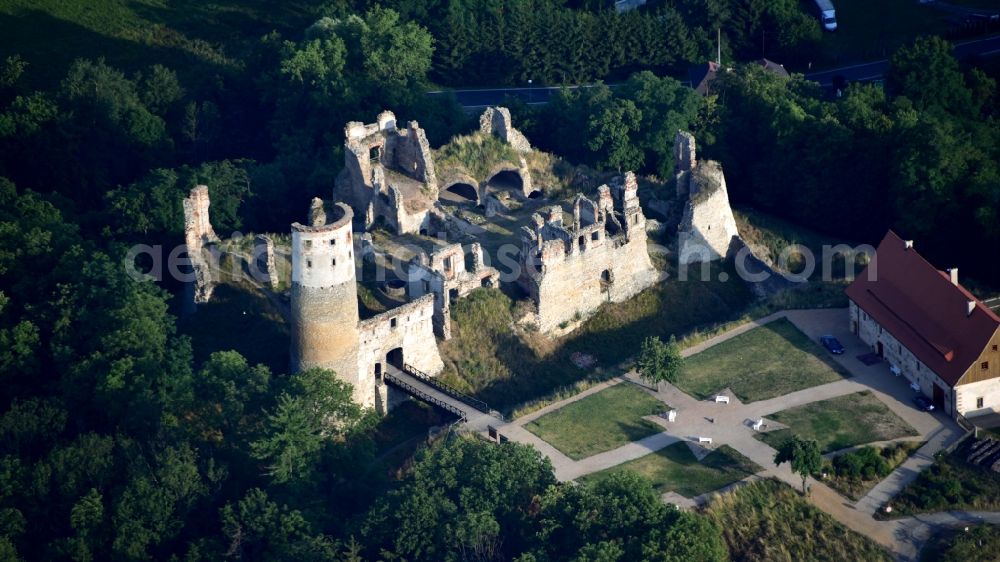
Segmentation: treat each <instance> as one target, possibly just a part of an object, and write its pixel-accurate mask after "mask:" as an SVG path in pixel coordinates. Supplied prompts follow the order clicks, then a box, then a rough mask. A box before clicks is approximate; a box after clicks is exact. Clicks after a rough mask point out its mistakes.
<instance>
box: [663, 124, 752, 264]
mask: <svg viewBox="0 0 1000 562" xmlns="http://www.w3.org/2000/svg"><path fill="white" fill-rule="evenodd" d="M674 157H675V162H676V171H677V173H676V176H675V178H676V181H677V200H678V201H679V202H680V204H681V205H682V206H683V207H682V208H683V213H682V215H681V220H680V224H679V225H678V236H677V252H678V260H679V261H678V263H680V264H681V265H684V264H690V263H699V262H707V261H713V260H718V259H724V258H725V257H727V256H728V255H729V253H730V248H732V247H733V239H734V238H739V235H740V233H739V231H738V230H737V228H736V218H735V217H734V216H733V210H732V207H730V205H729V192H728V191H727V190H726V177H725V175H724V174H723V173H722V166H721V165H719V163H718V162H714V161H711V160H709V161H704V162H698V160H697V155H696V152H695V140H694V137H693V136H692V135H691V134H690V133H687V132H684V131H679V132H678V133H677V137H676V139H675V141H674Z"/></svg>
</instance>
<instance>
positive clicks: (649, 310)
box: [449, 265, 753, 412]
mask: <svg viewBox="0 0 1000 562" xmlns="http://www.w3.org/2000/svg"><path fill="white" fill-rule="evenodd" d="M719 267H720V266H718V265H716V266H713V275H712V278H713V280H712V281H687V282H680V281H676V280H667V281H666V282H664V283H661V284H659V285H657V286H655V287H652V288H650V289H647V290H646V291H643V292H642V293H640V294H639V295H637V296H635V297H633V298H632V299H630V300H628V301H625V302H623V303H609V304H605V305H603V306H602V307H601V308H600V309H599V310H598V311H597V312H596V313H595V314H594V316H593V317H591V318H590V319H589V320H587V321H586V322H585V323H584V324H583V325H582V326H581V327H580V328H578V329H577V330H576V331H575V332H573V333H572V334H571V335H569V336H567V337H566V338H565V339H563V340H561V341H557V342H555V345H554V346H553V347H554V349H553V350H552V351H551V352H549V353H548V354H547V355H545V356H541V355H539V354H537V353H536V352H535V350H533V349H532V348H531V347H529V346H528V345H526V344H525V343H524V341H522V340H521V338H520V337H518V336H517V335H516V334H515V333H512V332H511V330H510V328H509V326H510V324H511V323H512V322H513V321H514V318H513V316H512V313H511V307H512V305H511V303H509V302H506V303H505V304H502V303H499V302H493V303H475V302H469V300H470V299H469V298H467V299H463V300H461V301H459V302H458V303H456V305H455V306H454V307H453V308H452V315H453V318H458V322H456V323H455V324H457V325H460V326H461V327H460V331H462V332H465V331H467V330H468V331H469V332H474V333H472V334H468V335H466V334H461V333H460V334H459V336H458V337H459V338H468V339H470V340H471V339H473V338H478V341H474V342H472V341H466V342H464V343H463V344H454V343H453V344H451V345H467V347H468V348H469V349H465V350H464V351H463V352H462V357H461V358H460V359H461V361H460V362H454V363H452V364H451V365H450V366H449V367H450V370H451V371H452V373H453V374H454V375H458V377H459V378H461V379H463V380H465V381H466V382H467V383H468V385H469V386H471V387H472V391H473V392H475V394H476V395H477V396H478V397H479V398H481V399H483V400H485V401H486V402H488V403H489V404H490V406H491V407H493V408H496V409H499V410H501V411H505V412H510V411H511V410H512V409H513V408H515V407H517V406H518V405H520V404H523V403H524V402H526V401H529V400H531V399H534V398H537V397H539V396H545V395H548V394H550V393H552V392H553V391H555V390H557V389H559V388H561V387H564V386H566V385H570V384H572V383H574V382H577V381H580V380H582V379H585V378H591V379H594V380H604V379H607V378H610V377H612V376H617V375H619V374H621V372H620V370H618V369H617V368H618V367H619V366H620V365H621V364H622V363H623V362H625V361H626V360H629V359H630V358H631V357H633V356H634V354H635V353H637V352H638V350H639V347H640V345H641V343H642V340H643V339H645V338H646V337H649V336H658V337H660V338H661V339H664V340H666V339H669V338H670V336H671V335H676V336H678V337H680V336H683V335H685V334H688V333H691V332H693V331H695V330H696V329H698V328H700V327H705V326H706V325H714V324H718V323H720V322H725V321H729V320H732V319H735V318H738V317H739V316H740V315H741V314H742V313H743V311H744V310H746V308H747V307H748V306H749V305H750V304H751V303H752V300H753V297H752V294H751V293H750V291H749V289H748V288H747V287H746V286H745V285H744V284H743V283H740V282H738V281H729V282H721V281H717V280H715V278H716V274H717V273H718V271H720V270H719V269H718V268H719ZM725 267H726V268H727V269H729V266H725ZM730 278H731V279H737V277H736V276H735V274H734V275H731V277H730ZM493 293H495V294H493V295H485V294H480V295H479V296H478V297H472V298H479V299H481V300H490V301H495V300H498V299H500V298H501V297H499V294H498V293H497V292H496V291H493ZM473 295H475V293H473ZM480 305H482V309H481V310H477V311H475V314H470V313H469V312H468V311H469V309H470V308H474V307H479V306H480ZM462 310H465V311H466V313H464V314H463V312H461V311H462ZM499 317H502V318H499ZM490 323H494V324H490ZM470 324H476V325H475V326H470ZM453 325H454V324H453ZM456 332H458V330H457V331H456ZM539 337H540V336H539ZM472 348H474V349H472ZM576 352H581V353H586V354H589V355H591V356H593V357H594V358H595V359H596V360H597V364H598V367H599V369H598V370H596V371H588V370H584V369H580V368H578V367H576V366H575V365H574V364H573V363H572V362H571V361H570V358H571V356H572V355H573V354H574V353H576ZM452 355H457V354H455V353H453V354H452ZM470 355H475V356H476V357H469V356H470Z"/></svg>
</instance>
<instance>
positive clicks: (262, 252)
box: [253, 234, 278, 289]
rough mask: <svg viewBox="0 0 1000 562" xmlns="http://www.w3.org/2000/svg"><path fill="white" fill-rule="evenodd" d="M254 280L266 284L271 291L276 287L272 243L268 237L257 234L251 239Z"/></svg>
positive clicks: (276, 274) (275, 269)
mask: <svg viewBox="0 0 1000 562" xmlns="http://www.w3.org/2000/svg"><path fill="white" fill-rule="evenodd" d="M253 258H254V266H255V267H254V271H253V274H254V278H256V279H257V280H258V281H261V282H266V283H267V284H268V285H269V286H270V287H271V288H272V289H276V288H277V287H278V269H277V267H276V265H275V263H274V241H273V240H271V237H270V236H267V235H264V234H258V235H256V236H254V239H253Z"/></svg>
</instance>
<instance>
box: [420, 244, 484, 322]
mask: <svg viewBox="0 0 1000 562" xmlns="http://www.w3.org/2000/svg"><path fill="white" fill-rule="evenodd" d="M407 277H408V284H407V292H408V294H409V296H410V297H411V298H419V297H422V296H423V295H426V294H433V295H434V331H435V333H436V334H437V335H438V336H439V337H440V338H441V339H444V340H448V339H451V316H450V314H451V303H452V302H454V301H455V300H456V299H458V298H461V297H464V296H465V295H467V294H469V293H470V292H472V290H473V289H476V288H479V287H499V286H500V272H498V271H497V270H496V268H493V267H489V266H487V265H486V264H485V263H484V260H483V248H482V246H480V245H479V244H478V243H474V244H471V245H470V246H469V250H468V253H466V251H465V249H464V248H463V247H462V245H461V244H451V245H449V246H446V247H444V248H441V249H439V250H437V251H435V252H432V253H431V254H430V255H429V256H428V255H427V254H419V255H417V256H416V257H414V258H413V259H412V260H410V263H409V264H408V270H407Z"/></svg>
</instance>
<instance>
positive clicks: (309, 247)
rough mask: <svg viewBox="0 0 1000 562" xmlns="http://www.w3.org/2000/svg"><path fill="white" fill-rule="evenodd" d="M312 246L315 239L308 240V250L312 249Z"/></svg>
mask: <svg viewBox="0 0 1000 562" xmlns="http://www.w3.org/2000/svg"><path fill="white" fill-rule="evenodd" d="M312 247H313V241H312V240H306V249H307V250H311V249H312Z"/></svg>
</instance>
